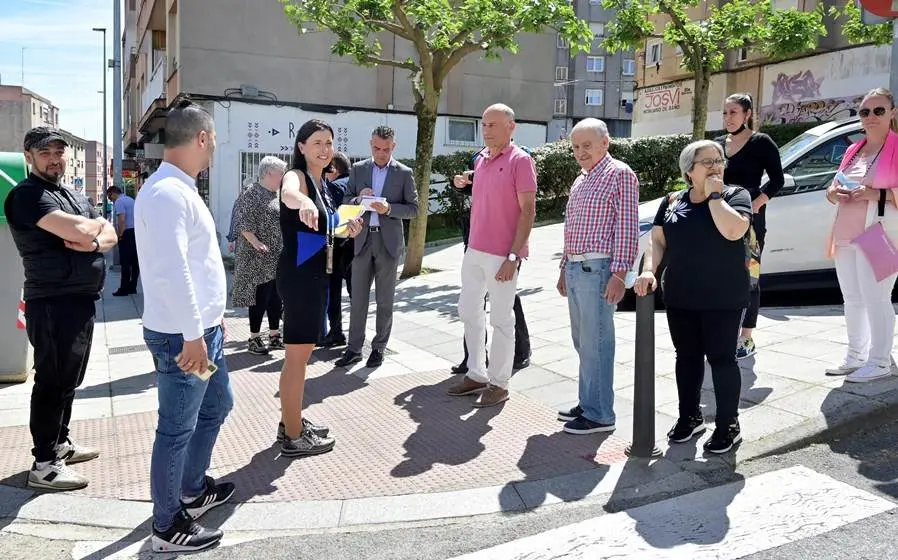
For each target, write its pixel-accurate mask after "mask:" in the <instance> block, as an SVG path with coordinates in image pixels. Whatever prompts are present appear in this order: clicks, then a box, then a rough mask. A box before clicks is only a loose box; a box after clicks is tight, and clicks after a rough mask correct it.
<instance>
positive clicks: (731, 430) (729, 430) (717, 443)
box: [705, 423, 742, 453]
mask: <svg viewBox="0 0 898 560" xmlns="http://www.w3.org/2000/svg"><path fill="white" fill-rule="evenodd" d="M740 441H742V431H741V430H740V429H739V424H738V423H736V424H733V425H731V426H727V427H725V428H721V427H720V426H718V427H717V428H715V429H714V433H713V434H711V439H709V440H708V441H706V442H705V451H707V452H708V453H726V452H727V451H729V450H730V449H732V448H733V446H734V445H736V444H737V443H739V442H740Z"/></svg>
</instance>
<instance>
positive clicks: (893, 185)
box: [839, 130, 898, 189]
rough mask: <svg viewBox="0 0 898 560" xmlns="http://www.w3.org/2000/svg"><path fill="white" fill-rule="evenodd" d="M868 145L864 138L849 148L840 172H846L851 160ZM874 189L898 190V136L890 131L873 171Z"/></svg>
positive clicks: (843, 158) (840, 166)
mask: <svg viewBox="0 0 898 560" xmlns="http://www.w3.org/2000/svg"><path fill="white" fill-rule="evenodd" d="M866 143H867V139H866V138H864V139H863V140H860V141H858V142H855V143H854V144H852V145H850V146H848V149H847V150H846V151H845V155H844V156H843V157H842V163H841V164H840V165H839V171H844V170H845V169H846V168H847V167H848V165H849V164H850V163H851V160H852V159H854V156H856V155H857V153H858V152H859V151H860V149H861V148H863V147H864V144H866ZM873 188H874V189H898V134H896V133H895V132H894V131H892V130H889V135H888V136H886V141H885V144H883V146H882V152H880V154H879V158H878V159H877V160H876V168H875V169H874V170H873Z"/></svg>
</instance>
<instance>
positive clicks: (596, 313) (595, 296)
mask: <svg viewBox="0 0 898 560" xmlns="http://www.w3.org/2000/svg"><path fill="white" fill-rule="evenodd" d="M564 279H565V285H566V287H567V302H568V310H569V311H570V315H571V337H572V338H573V339H574V349H575V350H576V351H577V354H578V355H579V357H580V407H581V408H582V409H583V416H584V417H585V418H586V419H587V420H592V421H593V422H599V423H600V424H614V420H615V418H614V309H615V307H616V306H614V305H611V304H609V303H608V302H607V301H606V300H605V288H606V287H607V286H608V282H609V281H610V280H611V259H591V260H587V261H583V262H568V263H567V264H566V265H565V270H564Z"/></svg>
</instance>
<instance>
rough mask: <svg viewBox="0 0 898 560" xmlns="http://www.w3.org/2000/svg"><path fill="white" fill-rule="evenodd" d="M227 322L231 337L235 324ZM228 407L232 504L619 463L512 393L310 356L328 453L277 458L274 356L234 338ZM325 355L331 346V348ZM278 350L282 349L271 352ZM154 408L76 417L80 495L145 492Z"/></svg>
mask: <svg viewBox="0 0 898 560" xmlns="http://www.w3.org/2000/svg"><path fill="white" fill-rule="evenodd" d="M244 322H245V321H243V320H240V319H229V320H228V326H229V335H230V338H231V340H234V339H235V338H236V337H238V336H240V328H241V326H240V324H239V323H244ZM226 353H227V355H228V369H229V371H230V375H231V380H232V385H233V390H234V396H235V408H234V410H233V411H232V413H231V415H230V417H229V418H228V420H227V421H226V423H225V425H224V426H223V427H222V430H221V434H220V437H219V439H218V443H217V445H216V447H215V451H214V454H213V458H212V467H211V471H210V474H212V475H213V476H215V477H217V478H223V479H226V480H230V481H232V482H234V483H236V484H237V488H238V491H237V499H238V500H239V501H244V502H245V501H253V502H262V501H281V500H332V499H348V498H360V497H369V496H385V495H403V494H416V493H425V492H438V491H451V490H461V489H467V488H477V487H484V486H500V485H504V484H508V483H510V482H516V481H521V480H539V479H544V478H548V477H552V476H558V475H563V474H569V473H574V472H581V471H586V470H590V469H594V468H596V467H597V466H598V465H600V464H610V463H613V462H618V461H621V460H624V459H625V457H624V447H625V445H626V442H624V441H623V440H621V439H618V438H616V437H614V436H610V437H609V436H600V435H595V436H571V435H568V434H564V433H561V431H560V429H561V423H560V422H557V421H556V420H555V412H554V411H552V410H549V409H547V408H546V407H545V406H543V405H540V404H537V403H535V402H533V401H530V400H528V399H527V398H525V397H523V396H522V395H520V394H515V393H513V394H512V396H511V399H510V400H509V401H508V402H507V403H505V404H504V405H502V406H498V407H493V408H487V409H479V410H478V409H474V408H472V407H471V404H472V403H473V400H474V397H450V396H449V395H447V394H446V390H447V389H448V387H449V386H450V385H451V384H453V383H455V382H457V381H459V380H460V377H459V376H453V375H450V374H449V372H448V371H433V372H428V373H408V374H404V375H396V376H392V377H385V378H380V379H370V380H368V381H363V380H362V379H360V378H358V377H356V376H355V375H352V374H350V373H347V372H346V371H344V370H343V369H340V368H334V367H333V366H332V362H331V361H329V359H333V356H331V355H330V354H327V353H326V352H325V353H321V352H319V353H316V356H317V357H318V359H316V360H315V361H314V362H313V363H311V364H310V365H309V368H308V380H307V383H306V389H305V403H306V415H307V416H308V417H309V418H310V419H311V420H313V421H315V422H317V423H323V424H326V425H328V426H330V428H331V431H332V433H333V435H334V436H335V437H336V439H337V445H336V447H335V449H334V451H333V452H331V453H327V454H325V455H320V456H316V457H308V458H300V459H287V458H283V457H280V456H279V454H278V450H277V446H275V445H274V440H275V434H276V429H277V423H278V420H279V418H280V400H279V399H278V398H276V397H275V394H276V393H277V390H278V376H279V373H280V369H281V366H282V361H281V360H280V359H271V358H269V360H268V361H263V360H260V359H257V357H255V356H251V355H249V354H247V353H246V352H245V351H244V350H243V347H242V346H241V345H233V346H232V347H229V348H228V349H227V350H226ZM331 354H333V353H331ZM276 357H279V356H277V355H276ZM155 428H156V414H155V412H149V413H141V414H129V415H123V416H115V417H113V418H103V419H98V420H87V421H80V422H75V423H73V425H72V427H71V429H72V436H73V437H74V438H76V439H77V440H78V441H79V442H81V443H83V444H86V445H91V446H94V447H96V448H98V449H100V451H101V453H102V455H101V456H100V458H99V459H97V460H94V461H90V462H88V463H83V464H79V465H75V466H74V467H73V468H75V469H76V470H78V471H79V472H81V473H83V474H84V475H86V476H87V477H88V478H89V479H90V480H91V484H90V486H88V487H87V488H86V489H84V490H80V491H78V493H79V494H81V495H86V496H95V497H106V498H118V499H128V500H148V499H149V466H150V456H151V452H152V446H153V439H154V437H155ZM30 448H31V438H30V435H29V433H28V428H27V426H19V427H10V428H3V429H0V483H2V484H9V485H13V486H20V487H22V486H24V485H25V478H26V473H27V469H28V467H29V466H30V464H31V460H32V459H31V457H30Z"/></svg>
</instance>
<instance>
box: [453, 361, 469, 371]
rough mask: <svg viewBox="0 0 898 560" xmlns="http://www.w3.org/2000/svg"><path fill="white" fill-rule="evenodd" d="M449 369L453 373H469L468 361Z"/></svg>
mask: <svg viewBox="0 0 898 560" xmlns="http://www.w3.org/2000/svg"><path fill="white" fill-rule="evenodd" d="M449 371H451V372H452V373H455V374H463V373H468V363H467V362H462V363H460V364H458V365H457V366H452V367H451V368H449Z"/></svg>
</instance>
